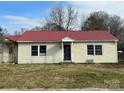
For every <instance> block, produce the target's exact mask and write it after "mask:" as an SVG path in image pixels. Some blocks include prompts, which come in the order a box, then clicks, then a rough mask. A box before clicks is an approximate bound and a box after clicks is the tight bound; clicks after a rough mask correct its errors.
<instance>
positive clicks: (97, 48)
mask: <svg viewBox="0 0 124 93" xmlns="http://www.w3.org/2000/svg"><path fill="white" fill-rule="evenodd" d="M87 54H88V55H102V45H87Z"/></svg>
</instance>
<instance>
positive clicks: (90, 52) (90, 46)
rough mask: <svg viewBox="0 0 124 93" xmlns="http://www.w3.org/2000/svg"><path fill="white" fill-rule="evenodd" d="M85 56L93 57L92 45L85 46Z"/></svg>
mask: <svg viewBox="0 0 124 93" xmlns="http://www.w3.org/2000/svg"><path fill="white" fill-rule="evenodd" d="M87 54H88V55H94V46H93V45H87Z"/></svg>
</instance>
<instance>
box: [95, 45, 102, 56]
mask: <svg viewBox="0 0 124 93" xmlns="http://www.w3.org/2000/svg"><path fill="white" fill-rule="evenodd" d="M95 55H102V45H95Z"/></svg>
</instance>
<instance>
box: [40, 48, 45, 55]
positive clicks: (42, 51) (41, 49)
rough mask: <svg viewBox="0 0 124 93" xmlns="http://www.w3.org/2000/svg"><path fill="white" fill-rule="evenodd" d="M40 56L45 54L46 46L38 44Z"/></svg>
mask: <svg viewBox="0 0 124 93" xmlns="http://www.w3.org/2000/svg"><path fill="white" fill-rule="evenodd" d="M40 56H46V46H40Z"/></svg>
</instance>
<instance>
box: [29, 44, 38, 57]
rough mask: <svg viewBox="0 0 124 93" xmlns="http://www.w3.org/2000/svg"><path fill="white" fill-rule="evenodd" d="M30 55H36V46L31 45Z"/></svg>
mask: <svg viewBox="0 0 124 93" xmlns="http://www.w3.org/2000/svg"><path fill="white" fill-rule="evenodd" d="M31 55H32V56H38V46H31Z"/></svg>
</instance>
